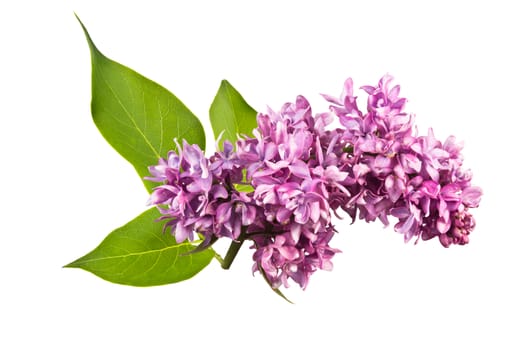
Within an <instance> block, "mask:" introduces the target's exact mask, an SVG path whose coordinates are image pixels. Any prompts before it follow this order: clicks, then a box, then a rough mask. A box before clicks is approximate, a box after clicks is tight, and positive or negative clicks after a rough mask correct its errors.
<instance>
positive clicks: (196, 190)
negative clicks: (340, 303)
mask: <svg viewBox="0 0 523 350" xmlns="http://www.w3.org/2000/svg"><path fill="white" fill-rule="evenodd" d="M361 89H362V90H363V91H364V92H365V93H366V94H367V95H368V96H367V105H366V111H365V112H363V111H362V110H361V109H359V107H358V105H357V97H356V96H354V85H353V81H352V79H350V78H349V79H347V80H346V81H345V84H344V87H343V91H342V93H341V95H340V97H339V98H336V97H332V96H330V95H323V96H324V97H325V99H326V100H327V101H328V102H330V103H331V106H330V108H329V111H327V112H321V113H318V114H316V115H313V113H312V109H311V106H310V104H309V102H308V101H307V100H306V99H305V98H304V97H303V96H298V97H297V98H296V100H295V102H294V103H290V102H289V103H285V104H284V105H283V106H282V108H281V109H279V110H277V111H275V110H272V109H270V108H269V109H268V111H267V112H266V113H259V114H258V115H257V122H258V126H257V128H256V129H255V130H253V136H254V137H248V136H245V135H244V136H242V137H241V138H240V139H239V140H238V141H237V142H236V144H232V143H231V142H230V141H228V140H224V142H223V150H221V151H219V150H218V151H216V152H215V153H214V155H212V156H211V157H209V158H206V157H205V156H204V154H203V152H202V150H201V149H200V148H199V147H198V146H197V145H189V144H187V142H186V141H183V143H182V146H180V145H179V144H178V143H176V145H177V151H170V152H169V153H168V155H167V159H160V160H159V162H158V164H157V165H155V166H151V167H149V171H150V173H151V176H150V177H148V178H147V179H149V180H150V181H154V182H158V183H159V185H158V186H157V187H155V188H154V190H153V192H152V193H151V196H150V198H149V201H148V204H150V205H156V206H157V207H158V209H159V211H160V213H161V214H162V215H161V218H160V219H161V220H165V228H166V230H169V231H170V232H171V234H173V235H174V236H175V238H176V240H177V242H182V241H185V240H189V241H192V240H194V238H195V235H194V232H198V234H199V236H202V238H203V242H202V243H201V245H200V248H201V247H203V248H206V247H207V246H209V245H210V244H212V243H213V242H214V241H215V240H217V239H219V238H224V237H226V238H228V239H231V240H232V241H233V242H234V243H233V244H237V243H238V242H242V241H243V240H250V241H252V243H253V244H252V246H251V248H252V249H254V253H253V260H254V266H253V271H258V272H260V273H261V274H262V275H263V276H264V277H265V278H266V280H267V281H268V282H269V284H270V285H271V286H272V287H273V288H278V287H280V286H282V285H283V286H285V287H287V286H289V281H294V282H295V283H297V284H298V285H299V286H300V287H302V288H306V286H307V285H308V283H309V280H310V277H311V276H312V274H313V273H314V272H315V271H317V270H331V269H332V258H333V257H334V255H335V254H336V253H338V252H339V250H337V249H335V248H332V247H331V246H330V241H331V239H332V238H333V236H334V234H335V232H336V230H335V228H334V225H333V224H332V221H331V219H332V214H334V215H336V216H337V217H338V218H340V216H339V214H338V213H337V211H338V210H339V209H341V210H343V211H345V212H346V213H348V214H349V216H350V217H351V218H352V220H353V221H354V220H355V219H356V218H358V217H359V218H360V219H363V220H366V221H374V220H376V219H379V220H380V221H382V222H383V223H384V224H385V225H388V224H389V221H390V219H391V218H392V219H395V220H396V222H395V224H394V229H395V231H397V232H399V233H401V234H402V235H403V236H404V239H405V241H406V242H408V241H410V240H411V239H413V238H415V241H416V242H418V241H419V239H420V238H421V239H422V240H429V239H432V238H435V237H438V239H439V241H440V243H441V244H442V245H443V246H444V247H448V246H450V245H451V244H460V245H462V244H467V243H468V242H469V236H470V234H471V232H472V230H473V229H474V227H475V220H474V218H473V216H472V214H471V213H470V209H471V208H475V207H477V206H478V205H479V203H480V200H481V195H482V191H481V189H480V188H479V187H477V186H473V185H472V173H471V171H470V170H466V169H463V168H462V163H463V156H462V154H461V151H462V149H463V143H462V142H458V141H457V139H456V138H455V137H454V136H450V137H448V138H447V139H446V140H445V142H441V141H439V140H438V139H436V137H435V135H434V132H433V131H432V129H429V131H428V134H427V135H426V136H418V135H417V131H416V128H415V126H414V116H413V115H412V114H409V113H406V112H405V111H404V110H405V106H406V101H407V100H406V99H405V98H403V97H401V96H400V87H399V85H394V84H393V83H392V77H391V76H390V75H385V76H384V77H383V78H381V79H380V81H379V82H378V84H377V85H376V86H368V85H366V86H363V87H362V88H361ZM336 118H337V119H338V122H339V127H338V128H336V127H334V126H333V125H332V123H333V121H334V120H335V119H336ZM240 190H244V191H246V192H242V191H240Z"/></svg>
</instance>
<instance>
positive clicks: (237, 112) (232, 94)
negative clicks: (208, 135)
mask: <svg viewBox="0 0 523 350" xmlns="http://www.w3.org/2000/svg"><path fill="white" fill-rule="evenodd" d="M209 115H210V119H211V125H212V129H213V132H214V138H215V139H217V138H218V136H220V134H221V133H222V132H223V135H222V140H229V141H231V142H232V143H233V144H234V142H235V141H236V140H237V135H238V134H240V135H241V134H245V135H249V136H252V130H253V129H255V128H256V127H257V122H256V115H257V113H256V111H255V110H254V109H253V108H252V107H251V106H249V104H248V103H247V102H245V100H244V99H243V97H242V96H241V95H240V93H239V92H238V91H237V90H236V89H235V88H234V87H233V86H232V85H231V84H230V83H229V82H228V81H227V80H223V81H222V83H221V84H220V88H219V89H218V93H217V94H216V97H215V98H214V101H213V102H212V104H211V108H210V110H209Z"/></svg>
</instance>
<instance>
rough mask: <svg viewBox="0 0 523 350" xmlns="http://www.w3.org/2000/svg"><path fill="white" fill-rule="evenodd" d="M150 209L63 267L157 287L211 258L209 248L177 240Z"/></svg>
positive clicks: (180, 278)
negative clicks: (199, 249)
mask: <svg viewBox="0 0 523 350" xmlns="http://www.w3.org/2000/svg"><path fill="white" fill-rule="evenodd" d="M158 216H159V214H158V210H157V209H156V208H151V209H149V210H147V211H145V212H144V213H142V214H141V215H139V216H138V217H136V218H135V219H134V220H132V221H130V222H129V223H127V224H126V225H124V226H122V227H120V228H117V229H116V230H114V231H113V232H111V233H110V234H109V235H108V236H107V237H106V238H105V239H104V240H103V241H102V243H100V245H99V246H98V247H96V248H95V249H94V250H93V251H92V252H90V253H88V254H87V255H85V256H83V257H81V258H80V259H78V260H76V261H74V262H72V263H70V264H68V265H66V266H65V267H79V268H82V269H84V270H87V271H89V272H92V273H94V274H95V275H97V276H98V277H101V278H103V279H105V280H107V281H110V282H114V283H120V284H127V285H132V286H140V287H144V286H156V285H162V284H168V283H175V282H180V281H183V280H186V279H189V278H191V277H193V276H194V275H196V274H197V273H198V272H200V271H201V270H202V269H203V268H204V267H206V266H207V265H208V264H209V262H210V261H211V260H212V258H213V257H214V251H213V250H212V249H206V250H204V251H200V252H193V253H190V254H188V253H189V252H191V251H193V250H194V248H195V246H194V245H192V244H190V243H186V242H184V243H181V244H179V243H176V240H175V239H174V237H173V236H172V235H170V234H168V233H165V234H162V233H161V232H162V227H163V223H162V222H158V221H155V220H156V219H157V218H158Z"/></svg>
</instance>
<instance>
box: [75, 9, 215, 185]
mask: <svg viewBox="0 0 523 350" xmlns="http://www.w3.org/2000/svg"><path fill="white" fill-rule="evenodd" d="M77 18H78V17H77ZM78 21H80V19H78ZM80 24H81V25H82V28H83V30H84V32H85V36H86V38H87V42H88V44H89V49H90V51H91V61H92V101H91V113H92V116H93V120H94V122H95V124H96V126H97V127H98V129H99V130H100V132H101V133H102V135H103V136H104V138H105V139H106V140H107V141H108V142H109V144H111V146H112V147H113V148H114V149H116V151H117V152H118V153H120V154H121V155H122V156H123V157H124V158H125V159H127V160H128V161H129V162H130V163H131V164H132V165H133V166H134V168H135V169H136V171H137V172H138V174H139V175H140V177H141V178H142V179H143V177H145V176H148V175H149V171H148V169H147V168H148V166H151V165H156V164H157V163H158V159H159V158H161V157H166V156H167V153H168V151H169V150H171V149H174V143H173V139H174V138H178V139H180V140H182V139H186V140H187V142H188V143H190V144H195V143H196V144H198V145H199V146H200V148H201V149H202V150H205V133H204V130H203V127H202V125H201V123H200V121H199V120H198V118H197V117H196V116H195V115H194V114H193V113H192V112H191V111H190V110H189V109H188V108H187V107H186V106H185V105H184V104H183V103H182V102H181V101H180V100H179V99H178V98H177V97H176V96H174V95H173V94H172V93H171V92H169V91H168V90H166V89H165V88H163V87H162V86H160V85H158V84H157V83H155V82H153V81H151V80H149V79H147V78H145V77H144V76H142V75H140V74H138V73H137V72H135V71H133V70H132V69H130V68H127V67H125V66H123V65H121V64H120V63H118V62H115V61H113V60H111V59H109V58H107V57H105V56H104V55H103V54H102V53H101V52H100V51H99V50H98V49H97V48H96V46H95V44H94V43H93V41H92V40H91V37H90V36H89V33H88V32H87V29H86V28H85V27H84V25H83V24H82V22H81V21H80ZM144 184H145V187H146V188H147V189H148V190H149V191H150V190H151V189H152V188H153V187H154V186H155V184H153V183H151V182H149V181H144Z"/></svg>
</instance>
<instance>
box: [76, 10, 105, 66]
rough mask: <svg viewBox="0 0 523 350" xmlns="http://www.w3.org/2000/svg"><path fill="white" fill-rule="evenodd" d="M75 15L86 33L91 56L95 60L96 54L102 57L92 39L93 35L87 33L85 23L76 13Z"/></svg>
mask: <svg viewBox="0 0 523 350" xmlns="http://www.w3.org/2000/svg"><path fill="white" fill-rule="evenodd" d="M73 13H74V16H75V17H76V19H77V20H78V22H79V23H80V26H81V27H82V30H83V31H84V34H85V38H86V39H87V44H88V45H89V49H90V50H91V56H92V57H93V58H94V57H95V55H96V54H98V55H101V52H100V51H99V50H98V48H97V47H96V45H95V44H94V42H93V39H91V35H90V34H89V32H88V31H87V28H86V27H85V25H84V23H83V22H82V20H81V19H80V17H79V16H78V15H77V14H76V12H73Z"/></svg>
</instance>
